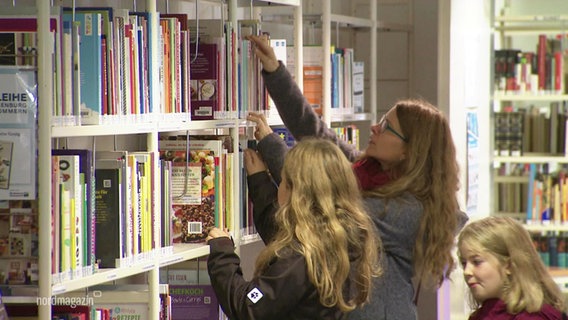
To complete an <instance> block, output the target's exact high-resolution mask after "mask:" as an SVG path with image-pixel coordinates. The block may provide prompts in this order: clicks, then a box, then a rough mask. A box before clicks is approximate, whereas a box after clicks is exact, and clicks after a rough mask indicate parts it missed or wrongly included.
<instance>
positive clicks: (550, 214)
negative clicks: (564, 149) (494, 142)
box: [496, 163, 568, 225]
mask: <svg viewBox="0 0 568 320" xmlns="http://www.w3.org/2000/svg"><path fill="white" fill-rule="evenodd" d="M496 175H497V177H498V179H501V180H498V183H497V192H498V199H499V200H498V203H497V208H496V209H497V211H498V212H508V213H525V215H526V216H525V218H526V221H527V222H530V223H532V224H543V223H553V224H558V225H559V224H564V223H566V222H568V167H567V166H566V165H551V164H547V163H545V164H536V163H530V164H529V163H526V164H524V163H507V164H502V165H501V166H500V167H499V168H498V169H497V170H496Z"/></svg>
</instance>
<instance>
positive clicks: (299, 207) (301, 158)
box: [255, 138, 381, 311]
mask: <svg viewBox="0 0 568 320" xmlns="http://www.w3.org/2000/svg"><path fill="white" fill-rule="evenodd" d="M282 181H283V182H285V183H286V186H287V188H288V190H289V191H290V198H289V201H288V202H287V203H286V204H284V205H282V206H281V207H280V208H279V210H278V212H277V213H276V216H275V222H276V224H277V226H278V232H277V234H276V235H275V236H274V238H273V240H272V242H270V243H269V244H268V245H267V246H266V247H265V248H264V249H263V250H262V251H261V252H260V254H259V257H258V259H257V261H256V271H255V272H256V274H260V273H262V271H264V270H265V269H266V268H267V266H268V265H269V263H270V262H271V260H273V259H274V258H275V257H278V256H282V255H284V254H286V252H287V251H288V250H290V249H291V250H293V251H296V252H298V253H300V254H302V255H303V256H304V257H305V259H306V263H307V271H308V275H309V277H310V280H311V282H312V283H313V284H314V285H315V287H316V288H317V290H318V293H319V297H320V302H321V303H322V305H324V306H327V307H333V306H337V307H338V308H339V309H340V310H342V311H351V310H353V309H354V308H355V307H357V306H360V305H362V304H364V303H365V302H367V301H368V299H369V296H370V293H371V289H372V278H373V277H374V276H378V275H379V274H380V273H381V270H380V267H379V262H378V251H379V250H377V248H379V249H380V248H381V243H380V240H379V238H378V237H377V235H376V232H375V228H374V224H373V222H372V221H371V219H370V217H369V216H368V215H367V213H366V212H365V210H364V207H363V202H362V199H361V195H360V192H359V188H358V184H357V180H356V178H355V175H354V173H353V170H352V168H351V163H350V162H349V161H348V160H347V158H346V157H345V156H344V155H343V153H342V152H341V150H340V149H339V148H338V147H337V146H336V145H334V144H333V143H331V142H329V141H327V140H322V139H315V138H304V139H302V141H301V142H299V143H297V144H296V145H295V146H294V147H293V148H292V149H291V150H290V151H289V152H288V154H287V155H286V158H285V160H284V167H283V169H282ZM350 277H352V278H351V279H350ZM348 292H351V293H353V292H354V294H351V293H350V294H349V296H348V297H346V296H345V294H347V293H348Z"/></svg>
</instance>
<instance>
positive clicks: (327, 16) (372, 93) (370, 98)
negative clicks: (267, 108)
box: [261, 0, 411, 148]
mask: <svg viewBox="0 0 568 320" xmlns="http://www.w3.org/2000/svg"><path fill="white" fill-rule="evenodd" d="M301 10H302V14H301V17H302V19H298V15H297V14H298V12H297V11H298V10H297V9H296V8H295V14H292V13H290V12H282V11H276V10H266V11H263V12H262V16H261V19H262V21H263V23H266V24H267V25H268V26H269V29H268V30H269V32H270V33H271V35H272V34H274V35H275V37H276V38H279V37H283V38H286V40H287V41H288V43H293V44H294V48H295V50H296V52H298V51H301V49H302V48H303V47H304V46H307V47H309V46H321V47H322V48H331V47H335V48H353V49H354V56H355V59H354V60H356V61H364V108H363V112H357V111H356V112H348V111H347V112H341V111H340V112H336V110H334V109H332V108H329V107H325V108H324V110H323V112H322V116H321V117H322V120H323V121H324V122H325V123H327V124H328V126H330V127H342V126H345V125H351V124H354V125H356V126H357V127H358V128H359V129H360V135H361V137H367V136H368V135H370V127H371V125H373V124H374V123H376V121H377V119H378V113H379V112H380V111H381V109H380V107H378V105H377V103H378V95H379V93H378V90H379V87H378V81H379V78H380V77H379V75H378V73H379V71H378V67H379V65H378V60H379V59H380V55H379V57H377V55H378V54H379V53H378V48H379V47H378V39H380V36H379V33H381V32H385V33H388V32H391V31H396V32H410V30H411V27H410V25H409V24H403V23H396V22H389V21H382V20H380V19H379V18H378V14H379V13H380V12H381V10H382V8H379V1H377V0H361V1H354V2H351V3H346V2H342V1H325V0H308V1H304V2H302V6H301ZM293 23H294V24H298V23H300V24H302V28H303V30H304V31H303V37H302V38H300V39H298V37H297V36H296V34H295V36H294V38H290V37H288V36H287V35H286V32H282V30H288V29H286V28H285V27H284V28H283V27H281V26H283V25H284V26H290V25H292V24H293ZM295 29H297V26H296V25H295ZM299 40H301V41H302V42H299ZM296 56H297V57H298V56H302V55H301V54H299V53H297V54H296ZM296 59H298V58H296ZM302 59H303V60H302V61H303V62H306V57H305V54H304V57H303V58H302ZM297 61H298V62H295V65H298V64H299V65H301V62H302V61H299V60H297ZM310 61H311V60H310ZM321 70H322V80H323V83H322V85H321V87H322V91H323V92H322V105H324V106H331V105H332V97H333V90H332V82H331V81H332V63H331V61H330V59H322V64H321ZM294 71H295V72H294V73H295V78H296V80H297V82H298V83H299V85H300V87H302V85H303V78H301V77H300V76H302V72H301V70H299V69H298V68H295V69H294ZM398 82H400V81H398ZM387 95H388V93H386V92H385V95H384V96H385V97H386V96H387ZM340 108H341V107H340ZM278 120H279V119H269V123H270V125H272V126H279V125H281V123H279V122H278ZM364 140H366V139H361V142H362V143H363V145H361V147H362V148H364V147H365V145H364V143H366V141H364Z"/></svg>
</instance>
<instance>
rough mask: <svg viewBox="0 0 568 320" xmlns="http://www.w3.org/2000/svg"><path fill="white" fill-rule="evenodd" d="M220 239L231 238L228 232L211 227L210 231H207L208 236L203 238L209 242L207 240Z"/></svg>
mask: <svg viewBox="0 0 568 320" xmlns="http://www.w3.org/2000/svg"><path fill="white" fill-rule="evenodd" d="M221 237H225V238H231V235H230V234H229V232H227V230H221V229H219V228H217V227H213V228H211V230H209V234H208V235H207V238H205V241H207V242H209V240H211V239H215V238H221Z"/></svg>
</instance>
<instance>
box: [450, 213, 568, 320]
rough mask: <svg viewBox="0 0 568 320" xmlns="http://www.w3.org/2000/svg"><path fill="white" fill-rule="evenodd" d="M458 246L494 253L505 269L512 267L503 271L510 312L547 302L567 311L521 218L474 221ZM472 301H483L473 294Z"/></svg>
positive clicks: (533, 309)
mask: <svg viewBox="0 0 568 320" xmlns="http://www.w3.org/2000/svg"><path fill="white" fill-rule="evenodd" d="M458 248H459V249H460V251H461V248H467V249H468V250H471V251H473V252H476V253H480V254H481V253H488V254H491V255H492V256H494V257H495V258H497V260H498V261H499V264H500V265H501V266H502V267H503V270H504V269H505V267H508V268H509V269H508V270H509V272H507V273H505V272H503V276H504V277H505V278H506V281H505V287H504V288H503V297H502V300H503V301H504V302H505V304H506V305H507V311H508V312H509V313H512V314H516V313H519V312H522V311H527V312H536V311H539V310H540V309H541V307H542V305H543V303H546V304H549V305H551V306H553V307H554V308H555V309H557V310H559V311H564V309H565V306H564V297H563V295H562V292H561V291H560V289H559V287H558V285H557V284H556V283H555V282H554V280H553V279H552V277H551V276H550V274H549V273H548V271H547V270H546V268H545V266H544V264H543V263H542V261H541V259H540V256H539V255H538V252H537V251H536V249H535V247H534V245H533V242H532V240H531V237H530V234H529V232H528V231H527V230H525V228H524V227H523V226H522V225H521V224H520V223H519V222H517V221H515V220H513V219H511V218H506V217H489V218H485V219H481V220H477V221H474V222H471V223H470V224H468V225H466V226H465V228H464V229H463V230H462V232H461V233H460V235H459V238H458ZM458 256H459V252H458ZM460 259H461V257H460ZM470 304H471V306H472V307H473V308H475V309H477V308H479V307H480V305H481V303H480V302H478V301H475V299H473V297H471V296H470Z"/></svg>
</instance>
